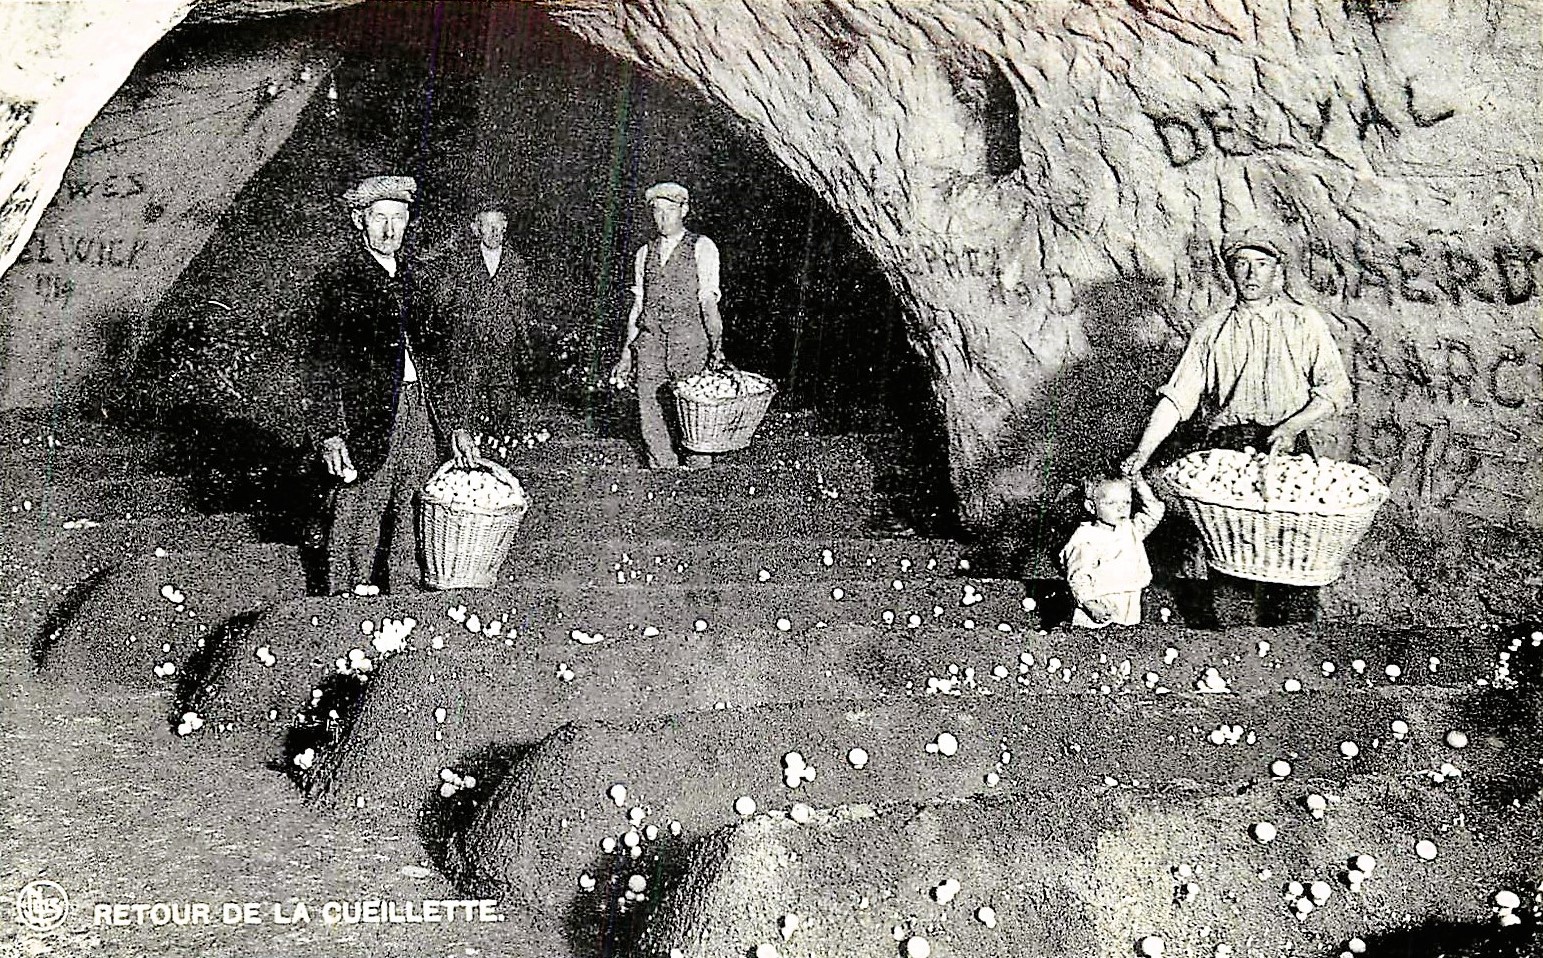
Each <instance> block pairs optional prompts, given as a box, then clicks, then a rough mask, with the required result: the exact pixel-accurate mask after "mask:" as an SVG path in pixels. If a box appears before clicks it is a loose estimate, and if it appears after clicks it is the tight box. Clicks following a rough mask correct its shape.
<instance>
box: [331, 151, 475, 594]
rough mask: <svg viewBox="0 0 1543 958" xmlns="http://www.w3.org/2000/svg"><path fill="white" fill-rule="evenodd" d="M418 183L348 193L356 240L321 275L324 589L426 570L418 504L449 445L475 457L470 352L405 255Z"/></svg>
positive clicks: (411, 578) (383, 183)
mask: <svg viewBox="0 0 1543 958" xmlns="http://www.w3.org/2000/svg"><path fill="white" fill-rule="evenodd" d="M416 193H417V183H416V182H415V181H414V180H413V178H412V177H410V176H372V177H369V178H367V179H364V180H361V181H360V182H358V183H357V184H355V185H354V186H353V187H351V188H350V189H349V190H348V191H347V192H346V193H344V194H343V203H344V205H345V207H346V208H347V209H348V212H349V216H350V217H351V219H352V221H353V225H354V228H355V229H356V230H358V233H359V239H358V240H356V241H353V242H350V243H349V244H348V245H349V249H347V250H346V251H344V252H343V253H341V254H340V255H338V256H337V257H336V258H335V259H333V260H332V261H331V262H329V263H327V264H326V265H325V266H323V267H322V268H321V270H320V271H319V272H318V273H317V276H316V281H315V287H314V289H313V290H312V293H311V297H310V315H309V317H308V318H309V332H310V334H311V342H310V349H309V350H308V351H307V353H306V355H305V362H306V364H307V367H306V369H305V380H306V386H307V393H308V403H309V407H308V410H307V412H308V418H309V429H310V433H311V437H312V439H313V441H314V442H315V444H316V449H317V454H318V456H319V458H320V460H321V464H322V466H323V467H324V468H325V470H326V472H327V474H328V476H330V477H331V481H332V486H331V491H330V495H329V496H328V505H329V510H328V511H329V512H330V517H329V518H330V522H329V524H328V527H327V530H328V531H327V563H328V570H327V580H328V583H327V587H328V590H329V592H331V593H332V594H334V595H336V594H338V593H342V592H347V591H350V590H356V589H357V588H358V587H361V586H362V587H365V588H369V587H374V588H376V589H380V590H382V591H386V590H389V589H396V590H399V591H400V590H403V589H406V588H410V587H412V586H414V585H416V584H417V581H416V580H417V577H418V573H419V571H420V567H419V563H418V554H417V552H418V550H417V536H416V534H415V531H414V528H413V525H414V524H413V502H414V498H415V497H416V495H417V493H418V491H419V490H420V489H422V488H423V484H424V480H425V479H427V478H428V475H429V473H430V472H431V471H432V470H433V469H434V467H435V466H436V465H438V463H439V461H440V459H441V455H440V450H439V448H438V446H439V443H440V442H443V443H444V444H445V445H447V446H449V447H450V451H451V454H452V456H453V458H454V460H455V462H456V464H457V465H460V466H468V465H470V464H471V463H472V462H473V461H474V460H476V459H477V458H478V455H477V443H476V440H475V438H474V437H473V436H472V433H471V431H470V429H469V428H468V425H469V423H468V422H467V418H466V410H467V396H468V392H469V389H468V385H469V384H468V382H467V376H466V370H467V361H466V357H465V356H464V351H465V350H464V344H463V343H462V341H461V340H459V339H458V338H457V337H456V336H455V331H454V329H453V327H452V324H451V322H450V317H449V316H448V315H446V313H445V312H444V311H443V310H440V309H437V308H436V306H435V304H434V303H433V301H432V300H431V297H430V296H429V294H428V290H427V289H426V287H425V286H424V285H423V284H422V283H421V282H420V280H419V276H418V274H417V273H416V272H415V271H414V269H413V266H412V264H411V263H410V262H408V261H407V260H406V258H405V257H403V256H401V255H399V253H400V251H401V248H402V240H403V238H404V236H405V235H406V232H407V226H408V222H409V220H410V219H411V211H412V202H413V199H414V197H415V195H416Z"/></svg>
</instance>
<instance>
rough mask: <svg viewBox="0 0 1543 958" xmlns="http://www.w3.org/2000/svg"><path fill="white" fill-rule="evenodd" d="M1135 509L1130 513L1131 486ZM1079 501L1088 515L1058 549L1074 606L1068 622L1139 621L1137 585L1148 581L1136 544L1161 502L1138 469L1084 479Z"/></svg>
mask: <svg viewBox="0 0 1543 958" xmlns="http://www.w3.org/2000/svg"><path fill="white" fill-rule="evenodd" d="M1132 486H1134V488H1135V491H1136V492H1137V493H1138V494H1139V495H1140V506H1141V508H1140V509H1139V510H1137V511H1136V513H1135V515H1132V514H1131V489H1132ZM1084 489H1085V490H1086V495H1087V498H1086V499H1084V500H1083V506H1084V507H1086V508H1087V510H1088V512H1090V513H1092V514H1093V520H1092V521H1091V522H1084V523H1083V524H1082V525H1080V526H1078V527H1077V531H1076V532H1074V533H1072V537H1071V540H1070V541H1069V542H1067V543H1066V547H1065V548H1063V549H1062V550H1061V564H1062V565H1063V566H1065V567H1066V583H1067V585H1069V586H1071V591H1072V598H1073V599H1075V600H1076V603H1077V608H1076V610H1075V611H1073V612H1072V624H1073V625H1076V626H1081V627H1083V628H1087V629H1100V628H1103V627H1104V626H1106V625H1109V624H1110V623H1117V624H1119V625H1139V624H1140V622H1141V590H1142V589H1145V588H1146V587H1147V586H1148V585H1150V584H1151V582H1152V567H1151V565H1149V564H1148V563H1147V550H1146V546H1144V545H1143V544H1142V543H1143V542H1144V541H1145V540H1146V537H1147V536H1149V535H1151V534H1152V530H1153V529H1155V528H1157V523H1158V522H1159V521H1160V520H1161V519H1162V517H1163V504H1162V501H1161V500H1159V499H1158V498H1157V496H1156V495H1154V494H1153V492H1152V487H1151V486H1149V485H1147V481H1146V479H1144V478H1142V476H1141V474H1140V473H1139V472H1138V473H1136V475H1135V476H1134V478H1133V479H1125V478H1104V479H1090V480H1088V482H1087V483H1085V485H1084Z"/></svg>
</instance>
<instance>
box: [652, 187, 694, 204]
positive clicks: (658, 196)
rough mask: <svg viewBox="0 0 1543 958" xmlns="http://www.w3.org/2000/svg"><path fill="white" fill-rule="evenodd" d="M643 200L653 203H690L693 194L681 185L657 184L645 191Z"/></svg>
mask: <svg viewBox="0 0 1543 958" xmlns="http://www.w3.org/2000/svg"><path fill="white" fill-rule="evenodd" d="M643 199H645V200H647V201H648V202H650V203H652V202H653V201H654V200H670V201H672V202H675V203H689V202H690V201H691V194H690V193H689V192H687V190H686V188H685V187H684V186H681V185H680V184H679V183H655V184H654V185H653V186H650V187H649V188H648V189H646V190H644V191H643Z"/></svg>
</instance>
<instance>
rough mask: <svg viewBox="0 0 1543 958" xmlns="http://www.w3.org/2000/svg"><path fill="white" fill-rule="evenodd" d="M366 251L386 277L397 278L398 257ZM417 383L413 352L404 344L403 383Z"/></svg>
mask: <svg viewBox="0 0 1543 958" xmlns="http://www.w3.org/2000/svg"><path fill="white" fill-rule="evenodd" d="M365 249H366V250H369V253H370V255H371V256H373V257H375V262H377V263H379V264H380V266H381V269H384V270H385V271H386V275H388V276H391V277H393V278H395V277H396V257H395V256H382V255H380V254H379V253H377V252H375V251H374V250H372V249H370V248H369V247H368V246H366V247H365ZM417 381H418V367H417V366H414V365H413V351H412V350H411V349H408V348H407V343H406V342H403V343H402V382H404V383H415V382H417Z"/></svg>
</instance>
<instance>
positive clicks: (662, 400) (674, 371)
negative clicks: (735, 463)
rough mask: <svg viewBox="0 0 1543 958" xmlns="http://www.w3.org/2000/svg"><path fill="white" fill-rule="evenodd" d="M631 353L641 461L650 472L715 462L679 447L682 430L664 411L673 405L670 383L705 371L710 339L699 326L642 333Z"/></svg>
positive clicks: (710, 457) (703, 455) (633, 343)
mask: <svg viewBox="0 0 1543 958" xmlns="http://www.w3.org/2000/svg"><path fill="white" fill-rule="evenodd" d="M632 349H633V369H634V371H635V373H636V377H637V388H638V425H639V427H640V428H641V431H642V433H643V459H644V462H645V463H646V464H647V466H648V468H650V469H658V468H659V467H660V466H674V465H680V464H684V465H688V466H703V465H707V464H708V463H710V462H712V458H713V457H712V456H710V455H706V454H703V453H694V452H691V451H689V450H686V449H684V448H681V447H680V441H679V437H678V435H677V432H678V429H677V425H678V424H677V423H675V422H674V421H673V417H671V416H669V415H668V414H667V413H666V412H665V408H666V406H667V405H669V404H670V403H673V402H674V401H675V399H674V396H672V395H671V394H670V382H671V380H675V379H685V378H686V377H687V376H694V375H696V374H697V373H699V372H701V371H702V370H703V369H705V368H707V333H706V332H705V331H704V330H703V329H702V327H701V324H700V323H699V324H697V325H696V326H694V327H692V326H689V325H687V326H684V327H681V328H674V329H653V328H648V329H644V330H643V331H641V332H639V333H638V335H637V338H636V339H634V340H633V341H632ZM677 449H679V450H680V451H679V452H678V453H677V451H676V450H677Z"/></svg>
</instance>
